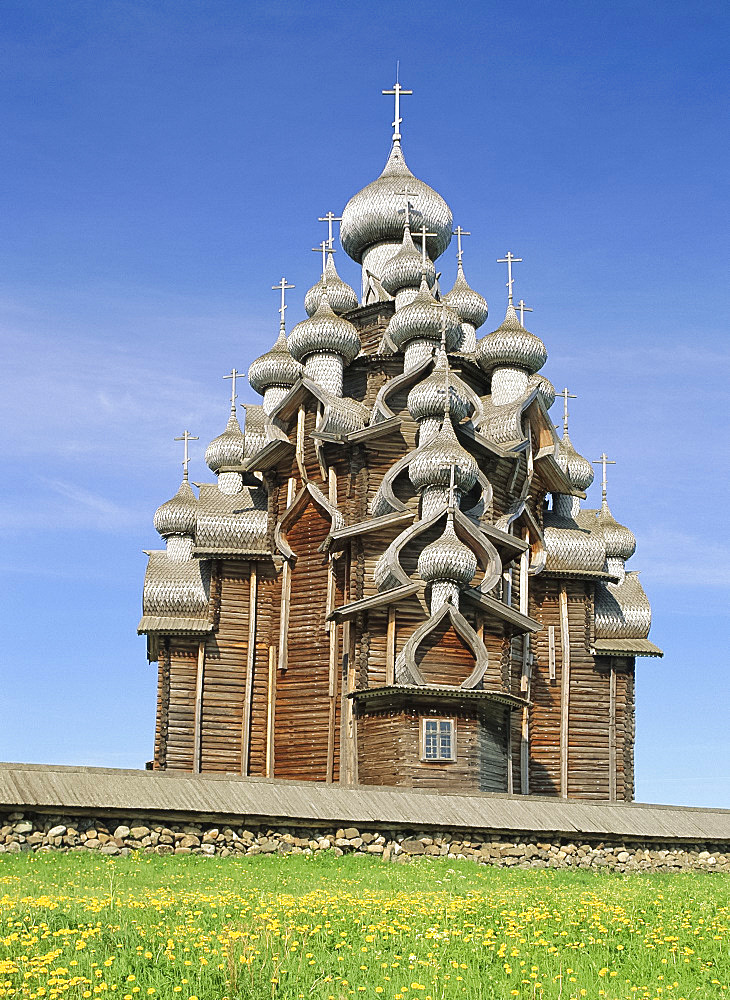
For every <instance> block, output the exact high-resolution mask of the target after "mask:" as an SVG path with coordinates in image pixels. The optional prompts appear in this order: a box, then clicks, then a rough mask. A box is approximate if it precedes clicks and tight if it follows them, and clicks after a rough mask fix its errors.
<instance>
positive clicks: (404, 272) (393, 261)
mask: <svg viewBox="0 0 730 1000" xmlns="http://www.w3.org/2000/svg"><path fill="white" fill-rule="evenodd" d="M422 275H423V256H422V254H420V253H419V252H418V250H417V249H416V245H415V243H414V242H413V238H412V236H411V231H410V229H409V228H408V226H406V228H405V229H404V230H403V245H402V246H401V248H400V250H399V251H398V253H397V254H396V255H395V256H394V257H391V258H390V260H389V261H388V263H387V264H386V265H385V267H384V268H383V273H382V275H381V278H380V284H381V285H382V286H383V288H384V289H385V290H386V292H388V294H389V295H395V293H396V292H399V291H400V290H401V288H418V287H419V286H420V284H421V277H422ZM426 281H427V282H428V287H429V288H433V284H434V282H435V281H436V268H435V267H434V266H433V261H432V260H431V259H430V258H428V257H427V258H426Z"/></svg>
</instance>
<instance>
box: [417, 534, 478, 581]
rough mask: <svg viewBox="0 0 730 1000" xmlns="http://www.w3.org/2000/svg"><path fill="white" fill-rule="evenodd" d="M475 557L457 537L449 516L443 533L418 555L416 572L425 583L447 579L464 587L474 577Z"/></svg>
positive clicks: (475, 569)
mask: <svg viewBox="0 0 730 1000" xmlns="http://www.w3.org/2000/svg"><path fill="white" fill-rule="evenodd" d="M476 571H477V557H476V556H475V555H474V553H473V552H472V550H471V549H470V548H469V546H468V545H464V543H463V542H462V541H461V540H460V539H459V538H457V535H456V532H455V531H454V523H453V521H452V520H451V518H450V517H449V519H448V520H447V522H446V528H445V529H444V533H443V535H441V537H440V538H437V539H436V541H435V542H431V544H430V545H427V546H426V548H425V549H424V550H423V552H421V554H420V556H419V557H418V574H419V576H420V577H421V579H422V580H425V581H426V583H433V582H434V581H435V580H449V581H451V582H452V583H456V584H460V585H461V586H463V587H465V586H467V584H469V583H471V581H472V580H473V579H474V574H475V573H476Z"/></svg>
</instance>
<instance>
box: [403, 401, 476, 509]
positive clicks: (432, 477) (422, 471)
mask: <svg viewBox="0 0 730 1000" xmlns="http://www.w3.org/2000/svg"><path fill="white" fill-rule="evenodd" d="M452 466H453V469H454V486H455V488H456V489H457V490H460V491H461V492H462V493H468V492H469V490H470V489H471V488H472V486H473V485H474V483H475V482H476V481H477V475H478V472H479V468H478V466H477V462H476V459H475V458H474V456H473V455H470V454H469V452H468V451H467V450H466V448H462V446H461V445H460V444H459V441H458V439H457V437H456V432H455V430H454V425H453V424H452V423H451V416H450V415H449V413H448V412H447V414H446V416H445V417H444V421H443V423H442V424H441V429H440V430H439V432H438V434H436V436H435V437H433V438H431V440H430V441H429V442H428V443H427V444H425V445H424V446H423V448H420V449H419V450H418V452H417V453H416V454H415V455H414V457H413V461H412V462H411V464H410V465H409V467H408V475H409V476H410V480H411V482H412V483H413V485H414V487H415V488H416V489H417V490H424V489H426V488H427V487H429V486H442V487H444V488H448V487H449V486H450V484H451V468H452Z"/></svg>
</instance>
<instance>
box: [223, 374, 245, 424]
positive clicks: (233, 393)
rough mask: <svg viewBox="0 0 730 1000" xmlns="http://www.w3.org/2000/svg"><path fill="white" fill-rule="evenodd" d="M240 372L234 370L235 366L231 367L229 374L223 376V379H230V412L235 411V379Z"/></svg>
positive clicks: (236, 397)
mask: <svg viewBox="0 0 730 1000" xmlns="http://www.w3.org/2000/svg"><path fill="white" fill-rule="evenodd" d="M242 374H243V372H239V371H236V369H235V368H231V374H230V375H224V376H223V378H224V379H225V378H229V379H230V380H231V413H235V412H236V400H237V399H238V396H237V395H236V379H237V378H238V376H239V375H242Z"/></svg>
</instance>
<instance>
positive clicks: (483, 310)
mask: <svg viewBox="0 0 730 1000" xmlns="http://www.w3.org/2000/svg"><path fill="white" fill-rule="evenodd" d="M444 302H445V303H446V305H447V306H449V308H450V309H453V310H454V312H455V313H456V314H457V315H458V317H459V319H460V320H461V321H462V323H469V324H470V325H471V326H473V327H474V329H475V330H476V329H478V328H479V327H480V326H482V324H483V323H484V322H485V320H486V318H487V316H488V315H489V308H488V306H487V300H486V299H485V298H484V297H483V296H481V295H480V294H479V292H475V291H474V289H473V288H472V287H471V286H470V284H469V282H468V281H467V280H466V278H465V277H464V268H463V266H462V263H461V261H459V265H458V268H457V271H456V281H455V282H454V286H453V288H452V289H451V291H450V292H447V293H446V295H444Z"/></svg>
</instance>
